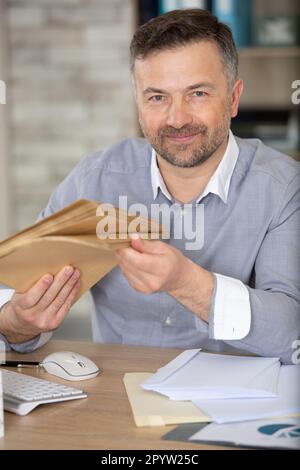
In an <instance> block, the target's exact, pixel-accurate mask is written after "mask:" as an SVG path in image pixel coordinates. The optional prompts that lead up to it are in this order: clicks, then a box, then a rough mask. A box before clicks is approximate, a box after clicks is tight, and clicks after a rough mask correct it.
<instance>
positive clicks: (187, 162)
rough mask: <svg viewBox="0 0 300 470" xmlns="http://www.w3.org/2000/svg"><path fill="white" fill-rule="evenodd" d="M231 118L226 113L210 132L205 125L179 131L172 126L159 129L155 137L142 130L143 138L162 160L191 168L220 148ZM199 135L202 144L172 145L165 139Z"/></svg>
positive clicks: (183, 128)
mask: <svg viewBox="0 0 300 470" xmlns="http://www.w3.org/2000/svg"><path fill="white" fill-rule="evenodd" d="M230 122H231V117H230V114H229V112H226V114H225V115H224V119H223V120H222V121H221V122H220V123H219V125H218V126H217V127H215V128H214V129H212V130H211V131H210V130H209V129H208V127H207V126H205V125H198V126H193V125H186V126H183V127H181V128H180V129H176V128H175V127H172V126H166V127H164V128H161V129H160V130H159V131H158V133H157V134H156V135H151V134H149V133H148V132H147V131H146V130H145V129H142V130H143V132H144V135H145V137H146V138H147V140H148V141H149V142H150V144H151V146H152V147H153V148H154V150H155V151H156V153H157V154H158V155H160V156H161V157H162V158H163V159H164V160H166V161H167V162H169V163H171V164H172V165H174V166H177V167H180V168H193V167H195V166H199V165H202V163H204V162H206V161H207V160H208V159H209V158H210V157H211V156H212V155H213V154H214V153H215V151H216V150H217V149H218V148H219V147H220V145H221V144H222V143H223V142H224V140H225V139H226V138H227V136H228V131H229V128H230ZM195 134H199V135H201V136H202V142H200V143H198V144H197V137H196V138H195V140H196V142H193V141H192V142H191V143H182V144H180V143H179V144H175V143H174V144H173V145H172V143H170V141H166V138H167V137H183V136H185V137H186V136H191V135H195Z"/></svg>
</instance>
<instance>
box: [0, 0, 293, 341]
mask: <svg viewBox="0 0 300 470" xmlns="http://www.w3.org/2000/svg"><path fill="white" fill-rule="evenodd" d="M250 1H251V0H247V3H249V2H250ZM234 2H235V0H233V2H228V1H225V2H224V1H220V2H219V3H220V5H223V6H224V5H225V4H229V3H232V4H234ZM217 3H218V0H216V1H215V2H209V1H205V0H199V1H198V2H197V0H192V1H191V0H186V1H183V0H182V1H181V2H180V1H179V0H176V1H175V0H174V1H172V0H167V1H166V2H163V1H148V0H139V1H137V0H0V79H1V80H5V82H6V85H7V103H6V104H5V105H0V217H1V224H0V238H4V237H6V236H8V235H9V234H11V233H13V232H15V231H17V230H19V229H21V228H24V227H26V226H28V225H30V224H32V223H33V222H34V221H35V219H36V217H37V215H38V213H39V211H40V210H41V209H42V208H43V207H44V206H45V204H46V203H47V200H48V197H49V195H50V193H51V192H52V190H53V189H54V188H55V187H56V186H57V184H58V183H59V182H60V181H61V180H62V179H63V178H64V177H65V176H66V175H67V173H68V172H69V170H70V169H71V168H72V167H73V166H74V165H75V164H76V163H77V162H78V161H79V159H80V158H82V157H83V156H85V155H86V154H88V153H90V152H93V151H95V150H97V149H101V148H103V147H105V146H107V145H110V144H113V143H115V142H117V141H118V140H120V139H122V138H125V137H130V136H137V135H139V129H138V125H137V118H136V112H135V105H134V100H133V94H132V91H131V81H130V74H129V67H128V46H129V43H130V40H131V37H132V34H133V32H134V30H135V29H136V27H137V26H138V24H139V23H142V22H144V21H146V20H148V19H149V18H150V17H152V16H155V15H156V14H158V13H159V12H160V11H164V10H162V8H172V5H173V4H174V5H175V4H176V5H175V6H177V7H178V6H197V5H198V6H199V7H203V6H204V7H208V8H210V9H211V8H214V7H216V5H217ZM235 3H236V6H238V5H241V3H243V4H244V0H243V2H241V1H236V2H235ZM179 4H180V5H179ZM196 4H197V5H196ZM299 5H300V4H298V2H297V1H296V0H286V1H285V2H282V1H281V0H272V1H270V0H259V1H258V0H253V11H254V13H253V15H254V17H253V18H250V16H249V18H248V20H247V18H246V21H249V22H250V21H251V22H252V23H254V24H255V25H258V24H259V25H262V26H261V27H262V28H267V29H266V31H267V32H268V31H269V32H270V31H271V32H272V31H273V30H274V24H275V26H276V21H279V20H280V19H281V23H278V24H281V28H283V29H282V31H283V33H284V31H285V30H286V25H287V24H288V23H287V22H286V23H285V24H283V23H282V19H283V18H286V17H287V20H286V21H290V23H291V24H293V21H292V19H293V18H296V19H297V18H299V16H297V15H299V11H300V7H299ZM270 12H271V13H270ZM272 15H273V16H272ZM264 21H265V22H266V23H264ZM272 21H273V30H272ZM274 22H275V23H274ZM296 23H297V21H296ZM296 23H295V24H296ZM268 28H269V29H268ZM270 28H271V29H270ZM284 28H285V29H284ZM278 31H279V30H278V26H277V29H276V28H275V32H277V33H278ZM277 33H276V34H275V36H274V34H273V36H274V37H275V42H276V40H278V34H277ZM269 37H271V39H272V34H271V36H270V35H269ZM282 37H283V38H284V35H283V36H282ZM276 38H277V39H276ZM267 39H268V37H267ZM263 40H266V38H265V39H264V38H263ZM263 40H262V39H260V43H259V44H258V43H255V41H254V43H251V44H250V43H249V44H248V46H247V45H245V44H243V45H241V48H240V72H241V77H242V78H243V79H244V81H245V94H244V97H243V99H242V103H241V110H240V115H239V117H238V119H237V120H235V122H234V123H233V126H234V130H235V132H236V133H237V134H238V135H241V136H243V137H252V136H257V137H260V138H262V139H263V140H265V141H266V142H267V143H269V144H270V145H272V146H274V147H277V148H280V149H282V150H284V151H286V152H287V153H290V154H291V155H293V156H295V157H296V158H299V106H298V107H297V106H295V105H294V104H293V103H292V102H291V94H292V90H291V84H292V82H293V80H297V79H300V61H299V57H300V47H299V42H297V43H295V44H286V46H285V47H282V45H281V46H280V44H277V45H275V47H272V44H269V45H266V44H264V43H263V42H262V41H263ZM297 41H299V38H298V40H297ZM273 46H274V45H273ZM89 311H90V304H89V296H88V295H87V296H85V297H84V298H83V299H82V300H81V301H80V302H78V303H77V304H76V305H75V306H74V307H73V309H72V312H71V314H70V315H69V317H68V318H67V319H66V321H65V322H64V324H63V325H62V327H61V328H60V329H59V330H58V331H57V332H56V333H55V335H56V336H57V337H65V338H74V339H89V338H90V323H89Z"/></svg>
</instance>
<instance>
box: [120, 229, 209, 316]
mask: <svg viewBox="0 0 300 470" xmlns="http://www.w3.org/2000/svg"><path fill="white" fill-rule="evenodd" d="M116 256H117V259H118V261H119V265H120V269H121V270H122V272H123V274H124V275H125V277H126V278H127V280H128V282H129V284H130V285H131V286H132V287H133V288H134V289H136V290H137V291H139V292H142V293H144V294H152V293H154V292H159V291H164V292H167V293H168V294H170V295H172V296H173V297H175V298H176V299H177V300H178V301H179V302H180V303H182V304H183V305H184V306H185V307H187V308H188V309H190V310H191V311H192V312H193V313H195V315H197V316H199V317H201V318H202V319H203V320H205V321H208V319H209V311H210V304H211V296H212V291H213V284H214V278H213V276H212V274H211V273H210V272H208V271H206V270H204V269H202V268H201V267H200V266H198V265H197V264H195V263H193V262H192V261H191V260H190V259H189V258H187V257H185V256H184V255H183V254H182V253H181V252H180V251H179V250H177V249H176V248H174V247H172V246H169V245H167V244H166V243H163V242H161V241H148V240H142V239H141V238H139V237H138V236H137V235H133V236H132V239H131V247H129V248H122V249H119V250H117V251H116Z"/></svg>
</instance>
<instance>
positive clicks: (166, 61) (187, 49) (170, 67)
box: [133, 41, 223, 90]
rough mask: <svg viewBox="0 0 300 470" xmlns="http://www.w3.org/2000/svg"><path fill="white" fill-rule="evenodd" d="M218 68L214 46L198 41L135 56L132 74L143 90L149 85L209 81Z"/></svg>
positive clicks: (172, 85) (216, 52) (219, 65)
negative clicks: (141, 56) (146, 54)
mask: <svg viewBox="0 0 300 470" xmlns="http://www.w3.org/2000/svg"><path fill="white" fill-rule="evenodd" d="M208 47H209V48H210V49H209V50H208V49H207V48H208ZM214 48H215V49H214ZM214 52H215V53H214ZM221 72H223V66H222V63H221V59H220V56H219V52H218V49H217V47H216V46H215V44H213V43H211V42H207V41H205V42H204V41H202V42H200V43H196V44H192V45H188V46H184V47H178V48H174V49H171V50H163V51H159V52H155V53H151V54H149V56H147V57H146V58H145V59H137V60H136V62H135V67H134V71H133V74H134V78H135V79H136V80H137V82H138V84H139V86H141V87H142V88H143V90H144V89H147V88H149V87H153V88H163V87H168V88H170V87H171V88H172V87H174V88H187V87H188V86H192V85H194V84H197V83H202V82H203V83H204V82H205V83H213V82H214V81H215V80H216V78H218V77H219V75H220V73H221Z"/></svg>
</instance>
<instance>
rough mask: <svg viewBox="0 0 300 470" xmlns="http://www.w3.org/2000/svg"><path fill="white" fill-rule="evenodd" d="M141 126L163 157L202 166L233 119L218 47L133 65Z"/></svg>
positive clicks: (187, 49)
mask: <svg viewBox="0 0 300 470" xmlns="http://www.w3.org/2000/svg"><path fill="white" fill-rule="evenodd" d="M134 83H135V88H136V99H137V106H138V112H139V121H140V125H141V128H142V130H143V133H144V135H145V137H146V138H147V139H148V141H149V142H150V144H151V145H152V147H153V148H154V149H155V151H156V152H157V153H158V155H160V156H161V157H162V158H164V159H165V160H167V161H168V162H169V163H171V164H172V165H175V166H178V167H182V168H188V167H194V166H197V165H200V164H201V163H203V162H204V161H206V160H207V159H208V158H209V157H210V156H211V155H212V154H213V153H214V152H215V151H216V150H217V149H218V148H219V146H220V145H221V144H222V143H223V142H224V141H225V139H226V138H227V136H228V131H229V127H230V121H231V117H233V116H234V115H236V112H237V104H236V103H235V105H234V104H233V101H234V100H233V99H232V91H230V90H229V89H228V81H227V77H226V75H225V73H224V66H223V64H222V62H221V56H220V53H219V50H218V48H217V46H216V45H215V44H214V43H212V42H209V41H201V42H198V43H193V44H190V45H186V46H182V47H178V48H175V49H171V50H165V51H160V52H157V53H153V54H150V55H149V56H148V57H146V59H144V60H136V61H135V67H134Z"/></svg>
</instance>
